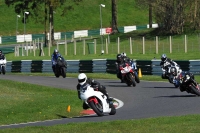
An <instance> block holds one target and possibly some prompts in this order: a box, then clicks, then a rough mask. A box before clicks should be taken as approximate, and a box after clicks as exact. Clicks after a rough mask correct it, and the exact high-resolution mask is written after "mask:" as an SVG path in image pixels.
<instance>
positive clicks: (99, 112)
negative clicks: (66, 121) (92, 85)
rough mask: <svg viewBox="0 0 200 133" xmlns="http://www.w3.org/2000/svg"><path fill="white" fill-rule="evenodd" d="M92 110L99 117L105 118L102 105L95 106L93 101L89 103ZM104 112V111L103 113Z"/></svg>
mask: <svg viewBox="0 0 200 133" xmlns="http://www.w3.org/2000/svg"><path fill="white" fill-rule="evenodd" d="M88 104H89V106H90V108H91V109H92V110H93V111H94V112H95V113H96V114H97V115H98V116H103V115H104V114H103V107H102V105H100V104H99V103H98V104H95V103H94V102H93V101H90V102H88ZM101 110H102V111H101Z"/></svg>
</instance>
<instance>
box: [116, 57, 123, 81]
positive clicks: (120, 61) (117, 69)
mask: <svg viewBox="0 0 200 133" xmlns="http://www.w3.org/2000/svg"><path fill="white" fill-rule="evenodd" d="M116 58H117V59H116V62H115V65H116V72H117V78H119V79H120V80H121V82H123V81H122V74H121V70H120V66H123V64H124V61H123V57H122V55H121V54H117V57H116Z"/></svg>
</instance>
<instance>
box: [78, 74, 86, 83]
mask: <svg viewBox="0 0 200 133" xmlns="http://www.w3.org/2000/svg"><path fill="white" fill-rule="evenodd" d="M86 80H87V76H86V75H85V73H80V74H79V75H78V82H79V84H80V85H83V84H85V82H86Z"/></svg>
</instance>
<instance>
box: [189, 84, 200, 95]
mask: <svg viewBox="0 0 200 133" xmlns="http://www.w3.org/2000/svg"><path fill="white" fill-rule="evenodd" d="M190 89H191V90H192V92H193V93H194V94H196V95H197V96H200V90H199V86H198V85H197V86H195V85H194V84H192V85H191V86H190Z"/></svg>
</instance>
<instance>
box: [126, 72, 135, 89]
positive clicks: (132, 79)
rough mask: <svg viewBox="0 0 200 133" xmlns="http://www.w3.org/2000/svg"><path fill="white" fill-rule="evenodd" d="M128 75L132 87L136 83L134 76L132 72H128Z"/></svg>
mask: <svg viewBox="0 0 200 133" xmlns="http://www.w3.org/2000/svg"><path fill="white" fill-rule="evenodd" d="M128 76H129V80H131V83H132V85H133V87H135V86H136V83H135V78H134V76H133V74H131V73H129V75H128Z"/></svg>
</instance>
